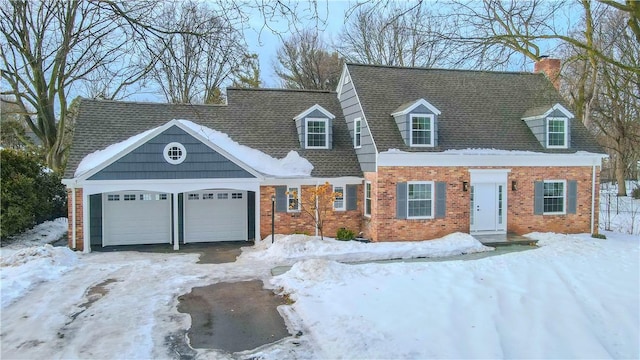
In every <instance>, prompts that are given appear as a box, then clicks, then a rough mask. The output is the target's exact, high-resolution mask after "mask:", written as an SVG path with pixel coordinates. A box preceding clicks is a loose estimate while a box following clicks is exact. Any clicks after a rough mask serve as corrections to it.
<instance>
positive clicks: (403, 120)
mask: <svg viewBox="0 0 640 360" xmlns="http://www.w3.org/2000/svg"><path fill="white" fill-rule="evenodd" d="M411 114H416V115H417V114H430V115H433V129H431V130H432V131H433V146H437V145H438V115H436V114H435V113H434V112H433V111H431V110H429V109H428V108H427V107H426V106H424V105H418V106H416V107H415V109H413V110H411V111H410V112H409V113H407V114H404V115H397V116H394V117H393V118H394V120H395V121H396V125H398V129H399V130H400V134H402V140H404V143H405V144H406V145H407V146H409V145H410V144H411Z"/></svg>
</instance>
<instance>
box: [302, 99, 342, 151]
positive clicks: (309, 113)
mask: <svg viewBox="0 0 640 360" xmlns="http://www.w3.org/2000/svg"><path fill="white" fill-rule="evenodd" d="M333 119H335V115H333V114H332V113H330V112H329V111H327V109H325V108H323V107H322V106H320V105H318V104H315V105H313V106H312V107H310V108H308V109H307V110H305V111H303V112H301V113H300V114H298V115H297V116H296V117H294V118H293V120H295V122H296V128H297V129H298V138H299V140H300V146H301V147H302V148H304V149H331V148H332V145H333V139H332V138H333V130H332V129H333Z"/></svg>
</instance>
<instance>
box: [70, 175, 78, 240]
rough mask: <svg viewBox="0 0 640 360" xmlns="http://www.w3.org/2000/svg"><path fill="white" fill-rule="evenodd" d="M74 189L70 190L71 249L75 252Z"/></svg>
mask: <svg viewBox="0 0 640 360" xmlns="http://www.w3.org/2000/svg"><path fill="white" fill-rule="evenodd" d="M76 236H77V235H76V188H75V187H72V188H71V248H72V249H73V250H76Z"/></svg>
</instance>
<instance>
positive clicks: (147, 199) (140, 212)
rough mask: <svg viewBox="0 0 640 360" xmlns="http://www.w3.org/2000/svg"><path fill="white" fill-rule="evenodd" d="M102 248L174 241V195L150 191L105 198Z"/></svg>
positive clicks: (116, 194) (125, 193)
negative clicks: (172, 197)
mask: <svg viewBox="0 0 640 360" xmlns="http://www.w3.org/2000/svg"><path fill="white" fill-rule="evenodd" d="M102 204H103V214H104V215H103V216H104V219H103V222H102V224H103V236H102V245H103V246H108V245H135V244H165V243H170V242H171V196H170V195H169V194H165V193H155V192H149V191H122V192H113V193H106V194H103V195H102Z"/></svg>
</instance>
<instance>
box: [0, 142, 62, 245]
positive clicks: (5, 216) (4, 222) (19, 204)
mask: <svg viewBox="0 0 640 360" xmlns="http://www.w3.org/2000/svg"><path fill="white" fill-rule="evenodd" d="M0 163H1V164H0V172H1V174H2V180H1V181H2V184H1V198H2V206H1V208H2V212H1V214H0V227H1V229H2V239H3V240H5V239H6V238H7V237H10V236H12V235H15V234H18V233H20V232H22V231H24V230H26V229H29V228H30V227H32V226H34V225H36V224H39V223H41V222H43V221H47V220H52V219H55V218H58V217H63V216H66V199H67V198H66V193H65V189H64V185H62V183H61V182H60V176H59V175H57V174H56V173H54V172H52V171H50V170H48V169H47V168H45V167H44V166H43V165H42V163H41V161H40V160H39V159H38V157H37V156H35V155H33V154H30V153H28V152H26V151H18V150H10V149H2V150H1V151H0Z"/></svg>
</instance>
